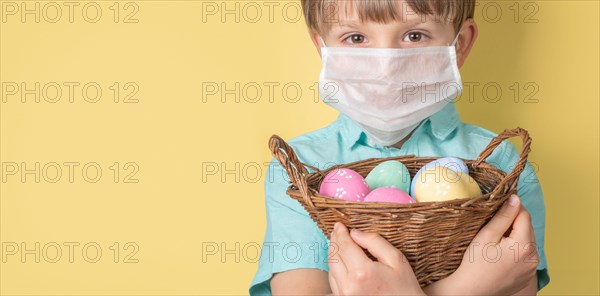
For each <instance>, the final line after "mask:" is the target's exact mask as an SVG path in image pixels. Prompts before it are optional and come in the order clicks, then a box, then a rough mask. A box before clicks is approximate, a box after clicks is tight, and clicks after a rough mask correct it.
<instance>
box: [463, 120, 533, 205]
mask: <svg viewBox="0 0 600 296" xmlns="http://www.w3.org/2000/svg"><path fill="white" fill-rule="evenodd" d="M517 136H518V137H521V139H522V140H523V147H522V148H521V153H520V154H519V159H518V160H517V162H516V163H515V166H514V167H513V169H512V171H511V172H510V173H509V174H508V175H506V176H505V177H504V179H502V181H500V183H499V184H498V185H497V186H496V188H495V189H494V190H493V191H492V193H491V194H490V200H492V199H493V198H494V197H495V196H496V195H497V194H498V191H499V190H500V189H501V188H502V187H503V186H505V185H506V184H509V185H510V190H513V189H515V188H517V185H518V182H519V175H521V172H523V170H524V169H525V164H526V163H527V156H528V155H529V152H530V151H531V138H530V137H529V132H527V130H524V129H522V128H520V127H517V128H515V129H512V130H509V129H505V130H504V131H503V132H502V133H500V134H499V135H497V136H496V137H494V138H493V139H492V140H491V141H490V143H489V144H488V146H487V147H485V149H483V151H482V152H481V154H479V156H478V157H477V160H476V161H475V162H474V163H473V167H477V166H478V165H479V164H480V163H481V162H482V161H484V160H485V159H486V158H487V157H488V156H490V155H491V154H492V152H493V151H494V149H496V147H498V145H500V143H502V141H503V140H505V139H508V138H511V137H517ZM509 182H510V183H509ZM510 190H509V191H510Z"/></svg>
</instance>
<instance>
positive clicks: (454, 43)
mask: <svg viewBox="0 0 600 296" xmlns="http://www.w3.org/2000/svg"><path fill="white" fill-rule="evenodd" d="M458 36H460V31H459V32H458V34H456V37H454V41H452V44H450V46H456V43H457V42H458Z"/></svg>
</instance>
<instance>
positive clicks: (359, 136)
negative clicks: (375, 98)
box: [336, 101, 460, 149]
mask: <svg viewBox="0 0 600 296" xmlns="http://www.w3.org/2000/svg"><path fill="white" fill-rule="evenodd" d="M336 121H337V122H338V124H340V130H341V132H342V135H343V140H344V141H345V143H344V146H345V147H346V148H347V149H350V148H352V147H353V146H354V145H355V144H357V143H367V135H366V134H365V133H364V132H363V131H362V130H361V129H360V127H359V126H358V125H357V124H356V123H355V122H354V121H352V119H350V118H349V117H348V116H347V115H344V114H342V113H340V114H339V115H338V117H337V119H336ZM427 122H429V123H430V124H429V125H428V124H427ZM459 124H460V116H459V115H458V110H457V109H456V105H455V103H454V101H451V102H450V103H448V104H446V106H444V107H443V108H442V109H441V110H440V111H438V112H436V113H434V114H433V115H431V116H429V117H428V118H426V119H425V122H423V123H422V124H421V125H419V127H417V130H419V129H423V128H427V126H429V127H430V128H431V134H433V136H435V137H436V138H437V139H439V140H441V141H443V140H445V139H446V138H447V137H448V135H449V134H450V133H451V132H452V131H454V130H455V129H456V127H458V125H459Z"/></svg>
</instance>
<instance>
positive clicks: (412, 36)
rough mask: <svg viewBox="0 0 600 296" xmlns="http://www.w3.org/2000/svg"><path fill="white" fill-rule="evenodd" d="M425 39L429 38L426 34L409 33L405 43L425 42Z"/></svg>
mask: <svg viewBox="0 0 600 296" xmlns="http://www.w3.org/2000/svg"><path fill="white" fill-rule="evenodd" d="M425 38H427V36H425V34H423V33H421V32H409V33H408V34H406V36H405V37H404V40H402V41H405V42H420V41H423V40H424V39H425Z"/></svg>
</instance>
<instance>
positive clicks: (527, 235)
mask: <svg viewBox="0 0 600 296" xmlns="http://www.w3.org/2000/svg"><path fill="white" fill-rule="evenodd" d="M509 236H510V237H511V238H514V239H515V240H517V241H520V242H525V243H532V242H535V232H534V231H533V225H532V224H531V215H529V212H528V211H527V209H525V207H521V210H520V211H519V213H518V214H517V217H516V218H515V221H514V222H513V225H512V231H511V232H510V235H509Z"/></svg>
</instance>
